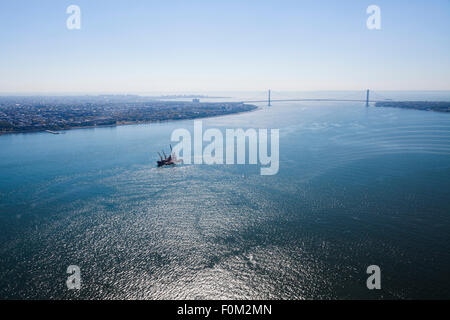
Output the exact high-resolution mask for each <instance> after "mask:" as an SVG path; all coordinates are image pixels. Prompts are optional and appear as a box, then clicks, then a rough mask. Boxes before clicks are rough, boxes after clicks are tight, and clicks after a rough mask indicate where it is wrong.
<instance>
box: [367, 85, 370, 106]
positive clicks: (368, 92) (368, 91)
mask: <svg viewBox="0 0 450 320" xmlns="http://www.w3.org/2000/svg"><path fill="white" fill-rule="evenodd" d="M369 94H370V90H369V89H367V94H366V107H368V106H369Z"/></svg>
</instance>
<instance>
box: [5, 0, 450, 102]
mask: <svg viewBox="0 0 450 320" xmlns="http://www.w3.org/2000/svg"><path fill="white" fill-rule="evenodd" d="M373 4H374V5H377V6H379V7H380V9H381V30H369V29H368V28H367V27H366V21H367V18H368V17H369V14H367V13H366V9H367V7H368V6H370V5H373ZM70 5H78V6H79V7H80V9H81V29H80V30H68V29H67V27H66V20H67V18H68V17H69V14H67V13H66V9H67V7H68V6H70ZM0 9H1V10H0V21H1V22H0V24H1V26H2V28H0V39H2V50H1V51H0V70H2V76H1V77H0V94H3V95H4V94H14V93H15V94H33V93H46V94H70V93H92V94H95V93H118V94H120V93H145V92H214V91H216V92H217V91H254V90H265V89H267V88H272V89H273V90H279V91H280V90H286V91H297V90H298V91H316V90H361V89H364V88H371V89H373V90H450V72H449V71H448V70H450V57H449V56H448V52H449V50H450V41H448V35H447V33H448V30H450V28H449V27H450V21H448V19H447V15H448V13H449V12H450V3H449V2H448V1H436V2H433V3H427V2H426V1H413V2H410V1H396V2H395V3H391V2H388V1H349V2H345V3H334V2H331V1H321V2H320V3H314V2H311V1H302V2H298V1H281V2H277V3H274V2H273V1H259V2H254V1H246V2H242V1H234V0H233V1H227V2H224V3H216V2H214V3H212V2H210V1H209V2H208V1H189V2H182V1H172V2H171V3H170V4H168V3H161V2H156V1H133V2H132V3H131V4H129V3H126V2H112V3H111V2H106V1H96V2H95V3H93V2H89V1H84V0H80V1H73V0H72V1H51V0H48V1H41V2H39V4H38V3H29V2H28V1H23V0H20V1H15V2H13V3H2V4H1V5H0Z"/></svg>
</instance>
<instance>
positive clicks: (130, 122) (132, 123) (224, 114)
mask: <svg viewBox="0 0 450 320" xmlns="http://www.w3.org/2000/svg"><path fill="white" fill-rule="evenodd" d="M246 105H247V106H250V107H251V109H249V110H245V111H236V112H231V113H223V114H216V115H206V116H198V117H194V118H179V119H167V120H157V121H152V120H149V121H120V122H117V123H116V124H108V125H94V126H77V127H70V128H64V129H53V130H52V129H38V130H24V131H2V132H0V136H2V135H11V134H27V133H45V132H47V133H51V134H64V133H65V132H66V131H70V130H78V129H94V128H113V127H120V126H129V125H139V124H152V123H167V122H175V121H183V120H197V119H211V118H217V117H224V116H233V115H237V114H243V113H248V112H253V111H257V110H260V109H261V107H258V106H255V105H253V104H246Z"/></svg>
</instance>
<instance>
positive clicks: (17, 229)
mask: <svg viewBox="0 0 450 320" xmlns="http://www.w3.org/2000/svg"><path fill="white" fill-rule="evenodd" d="M249 96H251V95H247V96H246V97H249ZM329 96H330V97H333V96H335V94H333V93H329ZM396 97H401V98H402V99H405V100H426V99H435V100H447V101H448V100H450V93H449V92H445V93H442V92H440V93H414V92H411V93H398V94H397V96H391V97H390V98H396ZM233 98H236V99H238V98H240V97H233ZM260 106H261V108H260V109H259V110H257V111H254V112H250V113H245V114H238V115H231V116H224V117H218V118H211V119H204V120H203V126H204V128H205V129H206V128H208V127H214V128H220V129H223V130H224V129H225V128H276V129H280V170H279V173H278V174H277V175H275V176H261V175H260V174H259V173H260V170H259V167H258V166H255V165H230V166H225V165H215V166H208V165H181V166H177V167H175V168H163V169H158V168H156V167H155V161H156V160H157V154H156V151H160V150H162V149H165V150H166V151H168V145H169V143H170V136H171V133H172V131H173V130H174V129H176V128H187V129H189V130H191V132H192V128H193V121H178V122H168V123H160V124H145V125H130V126H120V127H113V128H96V129H82V130H71V131H67V132H65V134H62V135H52V134H48V133H32V134H14V135H3V136H0V153H1V157H0V298H29V299H31V298H81V299H91V298H94V299H219V298H220V299H317V298H318V299H335V298H339V299H348V298H374V299H379V298H450V278H449V277H448V270H450V254H449V252H450V216H449V215H450V205H449V202H448V199H450V114H447V113H436V112H425V111H416V110H403V109H394V108H374V107H370V108H366V107H365V106H364V103H359V102H358V103H356V102H355V103H352V102H289V103H288V102H286V103H275V104H274V105H273V106H272V107H266V106H265V105H264V104H260ZM373 264H375V265H378V266H380V268H381V272H382V290H380V291H369V290H368V289H367V287H366V279H367V277H368V275H367V274H366V268H367V267H368V266H369V265H373ZM69 265H78V266H80V268H81V277H82V289H81V290H80V291H69V290H67V287H66V283H65V282H66V279H67V276H68V275H67V274H66V269H67V267H68V266H69Z"/></svg>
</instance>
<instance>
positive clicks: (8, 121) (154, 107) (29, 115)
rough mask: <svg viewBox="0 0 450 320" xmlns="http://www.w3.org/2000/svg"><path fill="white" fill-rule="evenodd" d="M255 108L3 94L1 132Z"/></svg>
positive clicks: (142, 99)
mask: <svg viewBox="0 0 450 320" xmlns="http://www.w3.org/2000/svg"><path fill="white" fill-rule="evenodd" d="M256 108H257V107H256V106H254V105H250V104H244V103H238V102H214V103H212V102H200V101H199V99H198V98H196V99H194V100H193V101H192V102H191V101H160V100H155V99H154V98H152V97H141V96H127V95H118V96H115V95H107V96H71V97H69V96H64V97H41V96H33V97H31V96H30V97H0V134H2V133H3V134H4V133H18V132H37V131H47V132H51V133H54V132H57V131H59V130H67V129H74V128H87V127H99V126H116V125H123V124H133V123H147V122H161V121H170V120H185V119H197V118H206V117H215V116H221V115H228V114H235V113H240V112H247V111H252V110H254V109H256Z"/></svg>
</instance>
